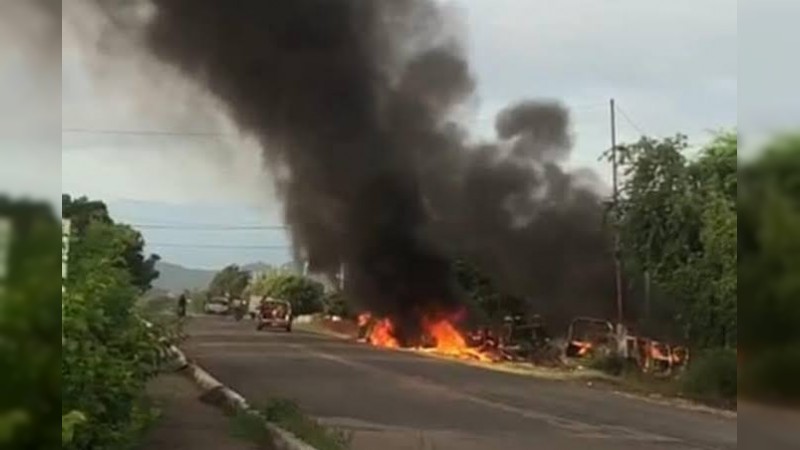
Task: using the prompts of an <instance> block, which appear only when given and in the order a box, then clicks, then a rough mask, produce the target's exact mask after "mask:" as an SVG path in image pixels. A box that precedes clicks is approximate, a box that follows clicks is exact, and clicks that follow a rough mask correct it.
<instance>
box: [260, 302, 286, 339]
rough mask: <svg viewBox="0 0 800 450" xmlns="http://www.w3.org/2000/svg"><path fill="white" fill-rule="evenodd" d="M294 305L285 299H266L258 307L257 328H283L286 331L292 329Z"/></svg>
mask: <svg viewBox="0 0 800 450" xmlns="http://www.w3.org/2000/svg"><path fill="white" fill-rule="evenodd" d="M292 318H293V317H292V305H291V303H289V302H287V301H284V300H274V299H265V300H262V301H261V304H260V305H259V307H258V317H256V328H257V329H258V330H259V331H261V330H263V329H264V328H283V329H285V330H286V332H288V333H290V332H291V331H292Z"/></svg>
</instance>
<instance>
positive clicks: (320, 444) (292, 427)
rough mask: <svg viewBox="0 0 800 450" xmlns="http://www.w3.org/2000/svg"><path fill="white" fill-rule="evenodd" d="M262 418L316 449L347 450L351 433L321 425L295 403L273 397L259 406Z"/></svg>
mask: <svg viewBox="0 0 800 450" xmlns="http://www.w3.org/2000/svg"><path fill="white" fill-rule="evenodd" d="M259 411H260V412H261V413H262V414H263V416H264V418H265V419H266V420H267V421H269V422H272V423H274V424H276V425H278V426H280V427H281V428H284V429H285V430H287V431H290V432H291V433H293V434H294V435H295V436H297V437H298V438H300V440H302V441H304V442H306V443H307V444H309V445H311V446H312V447H314V448H316V449H317V450H348V449H349V448H350V443H351V441H352V438H353V434H352V433H351V432H348V431H344V430H340V429H336V428H330V427H327V426H325V425H322V424H321V423H320V422H318V421H317V420H315V419H314V418H312V417H310V416H308V415H306V414H305V413H304V412H303V411H302V410H301V409H300V407H299V406H297V404H296V403H294V402H292V401H290V400H285V399H275V400H271V401H270V402H268V403H267V404H266V405H265V406H264V407H263V408H259Z"/></svg>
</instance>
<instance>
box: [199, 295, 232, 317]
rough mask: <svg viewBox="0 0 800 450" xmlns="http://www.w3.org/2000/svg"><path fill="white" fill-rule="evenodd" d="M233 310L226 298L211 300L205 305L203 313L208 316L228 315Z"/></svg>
mask: <svg viewBox="0 0 800 450" xmlns="http://www.w3.org/2000/svg"><path fill="white" fill-rule="evenodd" d="M230 310H231V306H230V303H229V302H228V299H226V298H224V297H214V298H212V299H210V300H207V301H206V303H205V304H204V305H203V312H205V313H206V314H221V315H225V314H228V313H229V312H230Z"/></svg>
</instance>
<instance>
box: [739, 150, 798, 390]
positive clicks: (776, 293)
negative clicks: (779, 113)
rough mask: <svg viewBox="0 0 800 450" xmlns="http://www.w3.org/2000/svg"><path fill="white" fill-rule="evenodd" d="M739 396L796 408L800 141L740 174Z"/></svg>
mask: <svg viewBox="0 0 800 450" xmlns="http://www.w3.org/2000/svg"><path fill="white" fill-rule="evenodd" d="M738 231H739V234H738V238H739V239H738V247H739V261H738V275H739V306H740V308H741V318H742V321H741V325H740V328H739V336H740V343H739V362H740V363H741V364H740V378H739V379H740V382H741V383H740V391H739V392H740V394H742V395H743V396H745V397H752V398H756V399H763V400H768V401H772V402H779V403H790V404H793V405H800V383H798V380H800V327H798V324H799V323H800V134H796V135H791V136H784V137H781V138H779V139H776V140H775V141H773V142H771V143H770V144H768V145H767V146H766V148H765V149H764V152H763V153H762V155H761V156H760V157H758V158H757V159H755V160H753V161H749V162H747V163H746V164H744V166H743V167H742V169H741V171H740V186H739V229H738Z"/></svg>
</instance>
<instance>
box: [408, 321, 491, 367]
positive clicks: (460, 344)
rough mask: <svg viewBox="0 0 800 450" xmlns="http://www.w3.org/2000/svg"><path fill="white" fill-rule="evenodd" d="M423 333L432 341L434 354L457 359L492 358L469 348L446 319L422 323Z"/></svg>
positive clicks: (485, 359)
mask: <svg viewBox="0 0 800 450" xmlns="http://www.w3.org/2000/svg"><path fill="white" fill-rule="evenodd" d="M423 326H424V328H425V332H426V333H427V334H428V335H429V336H430V337H431V339H433V345H434V350H433V351H434V352H435V353H439V354H442V355H446V356H453V357H457V358H468V359H477V360H479V361H491V360H492V358H490V357H489V356H487V355H485V354H483V353H481V352H480V351H478V350H476V349H474V348H471V347H469V345H467V340H466V339H465V338H464V336H463V335H462V334H461V332H459V331H458V330H457V329H456V327H455V326H454V325H453V323H452V322H451V321H449V320H447V319H440V320H436V321H431V320H425V321H423Z"/></svg>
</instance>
